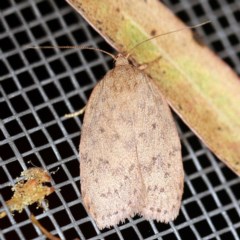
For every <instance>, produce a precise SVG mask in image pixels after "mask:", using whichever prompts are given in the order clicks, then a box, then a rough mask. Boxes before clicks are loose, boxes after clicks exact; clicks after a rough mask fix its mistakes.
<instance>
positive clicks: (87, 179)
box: [80, 65, 145, 228]
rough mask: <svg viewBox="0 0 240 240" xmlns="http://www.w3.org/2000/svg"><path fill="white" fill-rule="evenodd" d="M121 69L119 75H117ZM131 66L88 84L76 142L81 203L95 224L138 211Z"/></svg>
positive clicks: (140, 189) (105, 223) (106, 224)
mask: <svg viewBox="0 0 240 240" xmlns="http://www.w3.org/2000/svg"><path fill="white" fill-rule="evenodd" d="M123 71H124V73H123ZM131 76H132V67H130V65H129V66H126V67H122V66H119V67H116V68H115V69H113V70H111V71H110V72H108V74H107V75H106V76H105V77H104V79H103V80H102V81H100V82H99V83H98V84H97V86H96V87H95V88H94V90H93V92H92V94H91V97H90V99H89V101H88V104H87V107H86V111H85V116H84V123H83V127H82V133H81V143H80V177H81V190H82V198H83V203H84V205H85V207H86V209H87V210H88V212H89V213H90V214H91V215H92V217H93V218H94V219H95V221H96V223H97V225H98V227H99V228H104V227H109V226H112V225H115V224H118V223H119V222H120V221H123V220H124V219H125V218H128V217H131V216H133V215H134V214H136V213H137V212H140V210H141V208H142V206H143V201H144V199H145V197H144V196H143V193H144V191H143V183H142V176H141V172H140V169H139V166H138V164H137V154H136V142H135V132H134V131H133V127H134V126H133V119H132V114H131V111H132V110H133V109H134V106H133V104H134V103H131V99H134V98H135V93H134V91H133V89H132V87H133V86H129V83H130V84H134V82H132V80H134V79H131Z"/></svg>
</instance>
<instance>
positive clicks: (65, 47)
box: [27, 46, 116, 61]
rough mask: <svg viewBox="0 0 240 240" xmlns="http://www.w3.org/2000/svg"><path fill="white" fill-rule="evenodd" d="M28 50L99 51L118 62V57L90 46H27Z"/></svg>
mask: <svg viewBox="0 0 240 240" xmlns="http://www.w3.org/2000/svg"><path fill="white" fill-rule="evenodd" d="M27 48H34V49H71V48H73V49H81V50H85V49H86V50H95V51H99V52H102V53H105V54H107V55H108V56H110V57H112V58H113V59H114V60H115V61H116V57H115V56H114V55H113V54H111V53H109V52H107V51H104V50H102V49H100V48H94V47H88V46H27Z"/></svg>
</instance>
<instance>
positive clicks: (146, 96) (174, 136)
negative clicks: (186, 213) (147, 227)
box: [135, 74, 184, 222]
mask: <svg viewBox="0 0 240 240" xmlns="http://www.w3.org/2000/svg"><path fill="white" fill-rule="evenodd" d="M142 78H143V82H145V84H142V85H141V86H142V88H141V89H140V90H139V95H141V97H140V96H139V97H138V98H137V100H138V103H137V106H138V109H137V111H136V117H135V119H137V121H136V122H135V129H136V135H137V139H138V144H137V151H138V160H139V163H140V168H141V172H142V177H143V179H144V185H145V189H146V199H145V206H144V207H143V209H142V211H141V214H142V215H143V216H144V217H145V218H146V219H155V220H157V221H160V222H169V221H171V220H173V219H175V218H176V216H177V215H178V213H179V209H180V205H181V198H182V193H183V181H184V172H183V165H182V158H181V145H180V140H179V136H178V133H177V130H176V126H175V123H174V121H173V118H172V115H171V112H170V109H169V107H168V104H167V102H166V101H165V99H164V98H163V97H162V95H161V93H160V92H159V89H157V86H156V85H155V84H154V83H153V82H152V80H151V79H149V78H148V77H147V76H146V75H145V74H142Z"/></svg>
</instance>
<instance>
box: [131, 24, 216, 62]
mask: <svg viewBox="0 0 240 240" xmlns="http://www.w3.org/2000/svg"><path fill="white" fill-rule="evenodd" d="M210 22H211V21H210V20H208V21H205V22H203V23H200V24H197V25H194V26H188V27H184V28H180V29H177V30H173V31H170V32H167V33H161V34H158V35H156V36H153V37H151V38H148V39H146V40H143V41H142V42H140V43H137V44H136V45H135V46H134V47H132V48H131V49H130V50H129V53H128V54H127V58H128V57H129V56H130V55H131V52H132V51H133V50H134V49H135V48H137V47H139V46H140V45H142V44H143V43H145V42H148V41H151V40H152V39H154V38H158V37H161V36H164V35H168V34H171V33H175V32H180V31H182V30H186V29H193V28H198V27H201V26H203V25H205V24H208V23H210Z"/></svg>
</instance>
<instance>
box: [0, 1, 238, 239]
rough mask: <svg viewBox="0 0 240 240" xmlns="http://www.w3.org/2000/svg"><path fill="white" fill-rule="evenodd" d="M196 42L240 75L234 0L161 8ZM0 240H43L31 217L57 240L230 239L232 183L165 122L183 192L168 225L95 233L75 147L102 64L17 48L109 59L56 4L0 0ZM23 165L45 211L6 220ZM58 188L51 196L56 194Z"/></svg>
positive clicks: (138, 221)
mask: <svg viewBox="0 0 240 240" xmlns="http://www.w3.org/2000/svg"><path fill="white" fill-rule="evenodd" d="M164 2H165V4H166V5H167V6H169V8H170V9H172V11H174V12H175V13H176V15H177V16H179V17H180V18H181V19H182V20H183V21H184V22H186V23H187V24H189V25H194V24H198V23H200V22H203V21H205V20H206V19H209V20H211V21H212V22H211V24H209V25H206V26H204V27H202V28H199V29H196V31H197V32H198V34H199V35H200V36H201V37H202V39H203V41H204V43H206V44H207V45H208V46H209V47H210V48H212V49H213V51H215V52H216V53H217V54H218V55H219V56H220V57H221V58H222V59H223V60H224V61H226V62H227V64H229V65H230V66H231V67H232V68H233V69H234V70H235V71H236V72H237V73H240V32H239V24H240V4H239V0H165V1H164ZM0 9H1V13H0V17H1V19H0V35H1V38H0V46H1V56H0V193H1V194H0V202H1V206H2V208H1V210H3V209H4V210H6V211H7V213H8V214H7V217H5V218H4V219H2V220H1V224H0V228H1V231H0V239H3V240H4V239H7V240H8V239H38V240H40V239H45V237H44V236H43V235H42V233H41V232H40V230H39V229H38V228H36V227H35V226H33V225H32V223H31V222H30V220H29V214H30V212H32V213H33V214H34V215H35V216H36V217H37V219H38V220H39V221H40V222H41V223H42V225H43V226H44V227H46V228H47V229H48V230H49V231H50V232H51V233H52V234H54V235H58V236H59V237H60V238H61V239H74V238H79V239H107V240H110V239H121V240H122V239H148V240H151V239H227V240H231V239H239V236H240V207H239V203H240V191H239V189H240V179H239V178H238V177H237V176H236V175H235V174H233V173H232V172H231V171H230V170H229V169H228V168H227V167H226V166H225V165H224V164H223V163H222V162H220V161H219V160H218V159H217V158H216V157H215V156H214V154H212V153H211V152H210V151H209V150H208V149H207V148H206V147H205V146H204V144H203V143H202V142H201V141H200V140H199V139H198V138H197V137H196V136H195V135H194V134H193V133H192V132H191V131H190V130H189V128H188V127H187V126H186V125H185V124H184V123H183V122H182V121H181V120H180V119H179V118H178V117H177V116H175V115H174V117H175V120H176V123H177V125H178V130H179V134H180V138H181V143H182V148H183V150H182V151H183V162H184V170H185V186H184V188H185V191H184V196H183V202H182V207H181V211H180V215H179V217H178V218H177V219H176V220H175V221H174V222H171V223H170V224H161V223H157V222H155V221H145V220H144V219H142V218H141V217H139V216H136V217H134V218H132V219H128V220H127V221H126V222H125V223H124V224H120V225H118V226H116V227H114V228H112V229H110V230H109V229H105V230H102V231H100V230H99V229H98V228H97V226H96V225H95V223H94V221H93V220H92V219H91V218H90V217H89V216H88V214H87V212H86V211H85V209H84V207H83V205H82V200H81V195H80V190H79V189H80V177H79V160H78V145H79V137H80V129H81V123H82V117H76V118H72V119H65V118H64V114H65V113H69V112H74V111H76V110H78V109H80V108H82V107H83V106H84V105H85V103H86V102H87V99H88V97H89V95H90V93H91V91H92V89H93V87H94V86H95V84H96V82H97V81H98V80H100V79H101V78H102V76H103V75H104V74H105V73H106V71H107V70H108V69H110V68H111V67H112V66H113V62H112V59H110V57H108V56H106V55H102V54H101V53H99V52H92V51H79V50H76V49H68V50H60V49H51V50H43V49H38V50H33V49H27V48H26V47H25V46H26V45H81V44H83V45H89V46H94V47H99V48H102V49H105V50H107V51H110V52H113V49H111V48H110V47H109V46H108V45H107V44H106V43H105V42H104V40H103V39H102V38H101V36H99V35H98V34H97V33H96V32H95V31H94V30H93V29H92V28H91V27H90V26H89V25H88V24H87V23H86V22H85V21H84V20H83V19H82V17H81V16H80V15H78V14H77V13H76V12H75V11H74V10H73V9H72V8H71V7H70V6H68V5H67V3H66V2H65V1H63V0H60V1H49V0H35V1H30V0H22V1H19V0H5V1H0ZM30 160H31V162H32V164H34V165H36V166H39V167H42V168H44V169H46V170H47V171H49V172H51V171H54V170H56V169H57V168H59V170H58V172H57V173H56V174H52V179H53V180H52V184H53V185H54V187H55V188H56V189H57V190H56V191H55V192H54V193H53V194H52V195H50V196H49V197H48V201H49V210H47V211H46V212H43V211H42V210H41V209H36V205H33V206H30V207H28V208H26V209H25V210H24V211H23V212H22V213H15V214H14V215H11V214H10V213H9V211H8V209H7V208H6V205H5V201H6V200H8V199H9V198H10V197H11V195H12V192H11V187H10V186H11V185H13V184H14V183H15V182H16V178H17V177H18V176H19V174H20V172H21V171H23V170H24V169H26V168H29V167H31V166H32V165H31V164H29V163H28V161H30ZM60 189H61V191H59V190H60Z"/></svg>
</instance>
